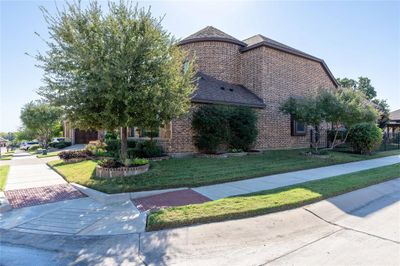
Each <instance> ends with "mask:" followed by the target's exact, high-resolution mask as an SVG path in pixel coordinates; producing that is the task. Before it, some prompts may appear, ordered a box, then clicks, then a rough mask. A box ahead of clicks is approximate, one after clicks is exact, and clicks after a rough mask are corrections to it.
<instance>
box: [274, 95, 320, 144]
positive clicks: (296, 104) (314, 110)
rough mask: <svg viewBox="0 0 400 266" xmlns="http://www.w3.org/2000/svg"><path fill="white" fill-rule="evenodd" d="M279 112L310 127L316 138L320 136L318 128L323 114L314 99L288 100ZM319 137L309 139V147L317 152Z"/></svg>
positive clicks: (316, 100) (317, 101)
mask: <svg viewBox="0 0 400 266" xmlns="http://www.w3.org/2000/svg"><path fill="white" fill-rule="evenodd" d="M280 111H281V112H283V113H284V114H288V115H290V116H291V118H292V119H294V120H296V121H298V122H301V123H304V124H306V125H311V126H312V127H313V128H314V130H315V134H316V136H319V134H320V126H321V123H322V122H323V121H324V115H325V112H324V110H323V109H321V108H320V102H319V100H318V99H317V98H316V97H309V98H293V97H291V98H289V99H288V100H287V101H286V102H284V103H283V104H282V105H281V106H280ZM320 139H321V138H319V137H314V138H312V139H311V142H310V144H311V147H312V148H313V149H315V152H318V147H319V143H320Z"/></svg>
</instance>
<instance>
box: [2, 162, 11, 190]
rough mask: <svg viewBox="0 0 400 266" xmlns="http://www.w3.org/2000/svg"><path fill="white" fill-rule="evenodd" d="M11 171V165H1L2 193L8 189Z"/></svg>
mask: <svg viewBox="0 0 400 266" xmlns="http://www.w3.org/2000/svg"><path fill="white" fill-rule="evenodd" d="M9 170H10V166H9V165H0V191H3V190H4V188H5V187H6V183H7V176H8V171H9Z"/></svg>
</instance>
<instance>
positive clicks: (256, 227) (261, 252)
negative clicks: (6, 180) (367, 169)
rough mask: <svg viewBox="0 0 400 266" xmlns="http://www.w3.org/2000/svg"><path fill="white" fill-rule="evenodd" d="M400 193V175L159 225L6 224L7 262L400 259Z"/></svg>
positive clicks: (250, 262) (236, 262) (298, 262)
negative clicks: (78, 232) (231, 216)
mask: <svg viewBox="0 0 400 266" xmlns="http://www.w3.org/2000/svg"><path fill="white" fill-rule="evenodd" d="M399 200H400V179H396V180H392V181H388V182H385V183H381V184H378V185H374V186H371V187H368V188H365V189H361V190H357V191H353V192H351V193H347V194H344V195H341V196H338V197H335V198H331V199H328V200H325V201H321V202H318V203H315V204H311V205H308V206H304V207H302V208H297V209H293V210H288V211H283V212H278V213H273V214H268V215H263V216H258V217H254V218H248V219H240V220H234V221H227V222H222V223H212V224H205V225H198V226H192V227H185V228H179V229H172V230H164V231H159V232H146V233H140V234H125V235H114V236H98V237H88V236H86V237H79V236H60V235H59V236H56V235H39V234H29V233H21V232H16V231H12V230H2V231H1V234H2V240H1V241H2V246H1V260H0V262H1V264H2V265H6V266H8V265H55V264H57V265H68V264H70V265H399V263H400V228H399V224H400V204H399ZM383 224H384V226H383ZM33 262H35V263H33Z"/></svg>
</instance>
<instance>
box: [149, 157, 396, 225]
mask: <svg viewBox="0 0 400 266" xmlns="http://www.w3.org/2000/svg"><path fill="white" fill-rule="evenodd" d="M399 176H400V164H394V165H390V166H384V167H378V168H374V169H370V170H365V171H360V172H355V173H351V174H345V175H339V176H335V177H331V178H327V179H322V180H316V181H309V182H305V183H301V184H296V185H292V186H287V187H283V188H278V189H273V190H266V191H262V192H257V193H252V194H246V195H241V196H235V197H229V198H224V199H220V200H216V201H211V202H207V203H202V204H194V205H187V206H181V207H174V208H167V209H163V210H159V211H155V212H151V213H150V214H149V216H148V219H147V228H146V229H147V230H148V231H154V230H161V229H166V228H174V227H181V226H188V225H193V224H200V223H210V222H218V221H224V220H230V219H238V218H244V217H251V216H256V215H261V214H266V213H271V212H276V211H281V210H287V209H291V208H296V207H299V206H302V205H305V204H309V203H312V202H316V201H320V200H323V199H326V198H329V197H333V196H336V195H340V194H343V193H347V192H350V191H353V190H356V189H360V188H363V187H367V186H370V185H373V184H377V183H380V182H384V181H387V180H390V179H393V178H397V177H399Z"/></svg>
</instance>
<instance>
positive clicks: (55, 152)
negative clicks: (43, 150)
mask: <svg viewBox="0 0 400 266" xmlns="http://www.w3.org/2000/svg"><path fill="white" fill-rule="evenodd" d="M60 152H61V151H53V152H49V153H47V154H46V155H43V154H39V155H38V156H36V157H38V158H47V157H54V156H58V154H59V153H60Z"/></svg>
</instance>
